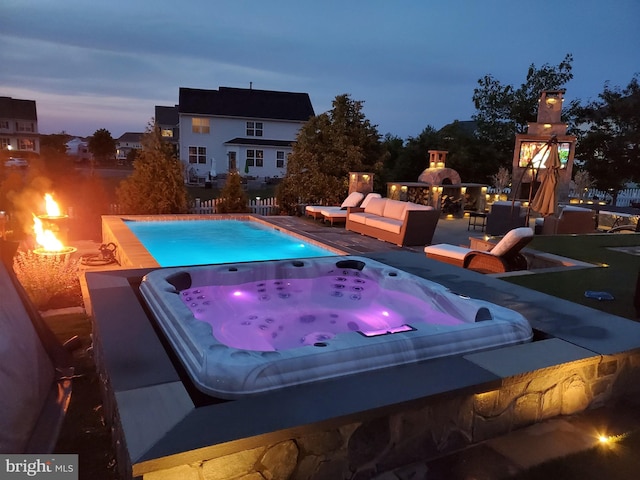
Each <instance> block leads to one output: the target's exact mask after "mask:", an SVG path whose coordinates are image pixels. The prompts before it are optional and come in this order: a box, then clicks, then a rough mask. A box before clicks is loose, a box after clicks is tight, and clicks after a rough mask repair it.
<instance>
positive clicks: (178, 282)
mask: <svg viewBox="0 0 640 480" xmlns="http://www.w3.org/2000/svg"><path fill="white" fill-rule="evenodd" d="M167 282H168V283H170V284H171V285H173V288H175V289H176V290H177V291H178V292H181V291H182V290H186V289H187V288H191V275H190V274H189V273H188V272H177V273H174V274H173V275H169V276H168V277H167Z"/></svg>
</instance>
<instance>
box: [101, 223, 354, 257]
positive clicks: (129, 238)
mask: <svg viewBox="0 0 640 480" xmlns="http://www.w3.org/2000/svg"><path fill="white" fill-rule="evenodd" d="M126 220H129V221H141V222H160V221H168V220H171V221H176V220H178V221H185V222H187V221H194V220H214V221H216V220H244V221H252V222H257V223H260V224H261V225H264V226H267V227H270V228H273V229H274V230H277V231H281V232H284V233H286V234H288V235H291V236H293V237H295V238H298V239H300V240H302V241H304V242H306V243H309V244H312V245H314V246H317V247H321V248H324V249H327V250H330V251H331V252H333V253H335V254H336V255H347V254H348V253H349V252H347V251H345V250H343V249H340V248H338V247H337V246H334V245H331V244H327V243H324V242H320V241H317V240H314V239H313V238H310V237H308V236H305V235H303V234H300V233H297V232H295V231H294V230H290V229H288V228H285V227H283V226H282V225H278V224H276V223H273V222H270V221H269V220H268V219H267V217H263V216H261V215H253V214H211V215H193V214H183V215H179V214H171V215H103V216H102V243H103V244H105V245H108V244H109V243H113V244H114V245H116V246H117V247H118V248H116V250H115V252H114V256H115V257H116V259H117V261H118V263H119V264H120V267H121V268H159V267H161V265H160V264H159V263H158V262H157V261H156V260H155V258H153V256H152V255H151V254H150V253H149V251H148V250H147V249H146V248H145V247H144V245H143V244H142V242H140V240H138V238H137V237H136V235H135V234H134V233H133V232H132V231H131V230H130V229H129V227H127V225H126V224H125V221H126Z"/></svg>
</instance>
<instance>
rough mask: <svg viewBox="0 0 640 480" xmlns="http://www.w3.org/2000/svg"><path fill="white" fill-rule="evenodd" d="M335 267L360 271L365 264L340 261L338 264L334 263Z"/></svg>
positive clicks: (354, 261) (355, 261)
mask: <svg viewBox="0 0 640 480" xmlns="http://www.w3.org/2000/svg"><path fill="white" fill-rule="evenodd" d="M336 267H338V268H351V269H353V270H360V271H362V269H364V267H365V263H364V262H363V261H361V260H340V261H339V262H336Z"/></svg>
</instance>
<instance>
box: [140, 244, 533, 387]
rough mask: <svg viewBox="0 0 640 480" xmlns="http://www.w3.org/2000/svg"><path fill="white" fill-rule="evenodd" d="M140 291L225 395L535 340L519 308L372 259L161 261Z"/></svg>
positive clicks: (207, 382) (200, 381) (193, 374)
mask: <svg viewBox="0 0 640 480" xmlns="http://www.w3.org/2000/svg"><path fill="white" fill-rule="evenodd" d="M140 291H141V292H142V295H143V297H144V299H145V301H146V303H147V305H148V306H149V308H150V310H151V311H152V313H153V315H154V317H155V319H156V320H157V322H158V324H159V325H160V327H161V329H162V331H163V332H164V333H165V335H166V337H167V339H168V341H169V343H170V344H171V345H172V347H173V349H174V351H175V352H176V355H177V356H178V358H179V359H180V361H181V363H182V364H183V366H184V367H185V369H186V371H187V373H188V374H189V376H190V378H191V380H192V381H193V382H194V384H195V385H196V387H197V388H199V389H200V390H202V391H203V392H205V393H208V394H210V395H213V396H217V397H221V398H238V397H242V396H245V395H252V394H256V393H262V392H267V391H272V390H278V389H281V388H285V387H288V386H291V385H296V384H301V383H307V382H315V381H318V380H323V379H328V378H334V377H338V376H344V375H350V374H354V373H358V372H365V371H369V370H376V369H380V368H386V367H390V366H394V365H401V364H406V363H412V362H417V361H422V360H427V359H430V358H436V357H442V356H448V355H459V354H463V353H467V352H472V351H477V350H482V349H487V348H495V347H498V346H503V345H511V344H516V343H524V342H528V341H530V340H531V339H532V330H531V327H530V325H529V323H528V322H527V320H526V319H525V318H524V317H522V316H521V315H520V314H519V313H517V312H515V311H513V310H509V309H506V308H504V307H501V306H498V305H495V304H491V303H488V302H484V301H481V300H475V299H471V298H468V297H464V296H460V295H456V294H454V293H452V292H450V291H449V290H447V289H446V288H445V287H443V286H442V285H439V284H436V283H434V282H431V281H428V280H425V279H423V278H420V277H417V276H415V275H412V274H409V273H407V272H404V271H401V270H397V269H395V268H392V267H389V266H387V265H385V264H382V263H379V262H376V261H374V260H371V259H367V258H364V257H355V256H344V257H340V258H337V257H332V258H327V257H324V258H322V257H320V258H308V259H297V260H280V261H268V262H261V263H243V264H226V265H217V266H216V265H210V266H195V267H182V268H168V269H160V270H156V271H153V272H151V273H149V274H147V275H146V276H145V277H144V279H143V281H142V283H141V286H140Z"/></svg>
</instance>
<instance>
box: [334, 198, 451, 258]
mask: <svg viewBox="0 0 640 480" xmlns="http://www.w3.org/2000/svg"><path fill="white" fill-rule="evenodd" d="M439 218H440V211H439V210H436V209H434V208H433V207H431V206H425V205H418V204H416V203H411V202H402V201H399V200H392V199H390V198H372V199H371V200H370V201H369V203H368V204H367V206H366V207H364V208H362V207H350V208H348V209H347V223H346V226H345V228H346V229H347V230H350V231H352V232H357V233H360V234H362V235H367V236H370V237H374V238H377V239H379V240H383V241H385V242H390V243H395V244H396V245H399V246H405V245H406V246H411V245H428V244H430V243H431V240H432V239H433V234H434V232H435V230H436V226H437V224H438V219H439Z"/></svg>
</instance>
